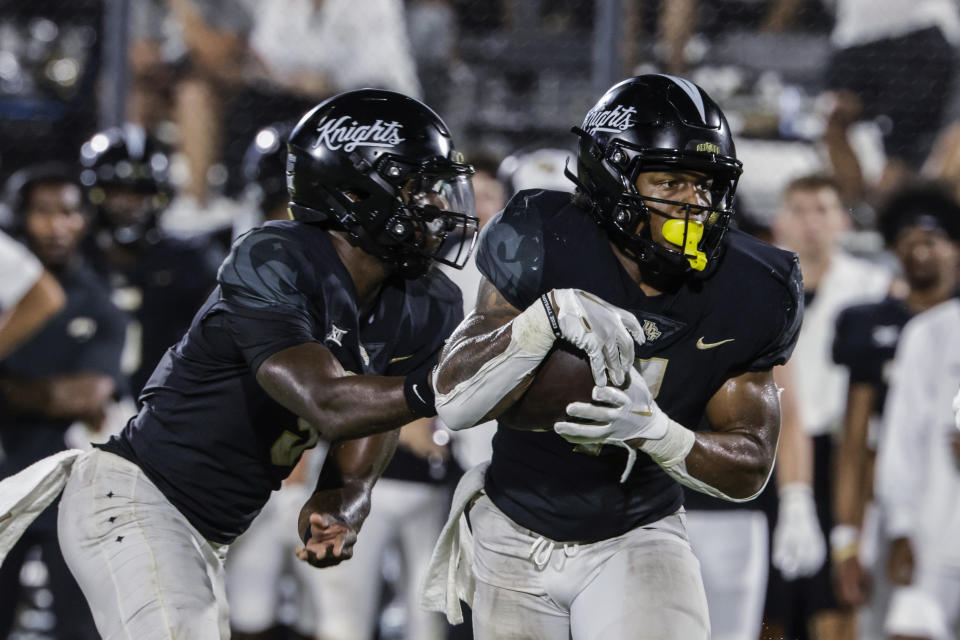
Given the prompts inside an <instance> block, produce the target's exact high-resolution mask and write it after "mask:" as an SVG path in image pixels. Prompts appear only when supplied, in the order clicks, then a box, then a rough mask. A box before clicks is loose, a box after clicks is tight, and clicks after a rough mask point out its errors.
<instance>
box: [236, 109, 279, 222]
mask: <svg viewBox="0 0 960 640" xmlns="http://www.w3.org/2000/svg"><path fill="white" fill-rule="evenodd" d="M292 130H293V125H292V124H291V123H286V122H275V123H273V124H271V125H268V126H266V127H264V128H263V129H260V131H258V132H257V135H255V136H254V138H253V141H252V142H251V143H250V146H248V147H247V150H246V151H245V152H244V154H243V163H242V164H241V167H240V176H241V178H242V181H243V191H242V192H241V194H240V207H239V209H238V211H237V214H236V215H235V216H234V219H233V237H234V238H236V237H237V236H239V235H241V234H242V233H245V232H247V231H249V230H250V229H252V228H254V227H257V226H259V225H260V224H261V223H263V222H265V221H267V220H287V219H289V217H290V214H289V213H288V212H287V201H288V200H289V196H288V194H287V138H288V137H289V136H290V132H291V131H292Z"/></svg>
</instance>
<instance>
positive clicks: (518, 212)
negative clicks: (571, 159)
mask: <svg viewBox="0 0 960 640" xmlns="http://www.w3.org/2000/svg"><path fill="white" fill-rule="evenodd" d="M539 193H540V191H521V192H519V193H517V194H516V195H515V196H514V197H513V198H512V199H511V200H510V202H509V203H508V204H507V206H506V208H505V209H504V210H503V211H502V212H501V213H499V214H497V215H496V216H495V217H494V218H493V220H491V221H490V222H489V223H488V224H487V226H486V227H484V229H483V232H482V233H481V235H480V241H479V242H478V246H477V268H478V269H479V270H480V273H482V274H483V275H484V277H486V278H487V280H489V281H490V283H491V284H493V286H494V287H496V289H497V291H499V292H500V295H502V296H503V297H504V298H505V299H506V300H507V302H509V303H510V304H512V305H513V306H515V307H516V308H518V309H525V308H526V307H528V306H530V304H531V303H533V301H534V300H536V299H537V297H538V296H539V295H540V294H541V293H543V291H541V290H540V287H541V281H542V279H543V262H544V241H543V218H542V216H541V212H540V211H539V210H538V208H537V207H536V205H535V204H534V202H535V198H534V197H533V196H536V195H537V194H539Z"/></svg>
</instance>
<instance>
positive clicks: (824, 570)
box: [767, 175, 891, 640]
mask: <svg viewBox="0 0 960 640" xmlns="http://www.w3.org/2000/svg"><path fill="white" fill-rule="evenodd" d="M781 202H782V204H781V208H780V210H779V212H778V213H777V215H776V216H775V217H774V219H773V223H772V231H773V236H774V240H775V242H776V243H777V244H778V245H779V246H782V247H784V248H786V249H790V250H791V251H795V252H796V253H797V256H798V257H799V259H800V268H801V271H802V272H803V287H804V303H805V309H804V320H803V326H802V328H801V329H800V337H799V339H798V341H797V348H796V350H795V351H794V353H793V357H792V358H791V360H790V368H791V370H792V373H793V377H794V379H795V387H796V392H797V404H798V409H799V413H800V419H801V421H802V424H803V428H804V431H805V432H806V433H807V435H808V436H810V437H811V438H812V439H813V449H814V453H813V458H814V464H813V467H814V474H813V489H814V491H813V493H814V500H815V502H816V510H817V517H818V520H819V522H820V526H821V529H822V531H823V533H824V535H827V534H828V533H829V531H830V529H831V527H832V522H833V517H832V498H831V489H832V484H831V478H830V476H831V473H830V468H831V465H832V464H833V461H832V458H833V455H832V453H833V447H834V438H835V437H836V435H837V434H838V431H839V429H840V426H841V424H842V420H843V413H844V408H845V403H846V387H847V373H846V370H845V369H844V368H843V367H841V366H840V365H837V364H835V363H834V362H833V358H832V355H831V347H832V344H833V336H834V327H835V324H836V319H837V316H838V314H839V313H840V311H841V310H843V309H844V308H846V307H847V306H850V305H852V304H856V303H860V302H872V301H876V300H880V299H882V298H883V297H885V296H886V295H887V292H888V290H889V287H890V282H891V274H890V272H889V270H888V269H887V268H886V267H883V266H880V265H878V264H876V263H873V262H869V261H867V260H863V259H860V258H856V257H854V256H853V255H851V254H850V253H848V252H847V251H845V250H844V249H843V248H842V247H841V241H842V239H843V238H844V235H845V234H846V233H847V232H848V231H849V230H850V229H851V228H852V224H851V219H850V214H849V212H848V210H847V209H846V208H845V207H844V205H843V202H842V200H841V197H840V188H839V186H838V185H837V183H836V182H835V181H834V180H833V179H832V178H831V177H828V176H825V175H808V176H803V177H800V178H797V179H795V180H793V181H792V182H790V183H789V184H788V185H787V186H786V188H785V189H784V191H783V195H782V199H781ZM767 618H768V621H769V622H771V623H777V624H779V625H782V626H783V627H784V629H783V630H782V631H783V632H785V633H786V634H788V637H789V634H791V633H793V634H797V635H799V634H800V633H802V630H800V629H796V628H795V627H794V628H791V626H792V625H796V624H797V621H799V620H803V621H809V624H810V626H811V628H812V629H811V631H812V635H813V636H814V637H817V638H821V639H824V640H828V639H832V638H838V639H839V638H846V637H851V635H850V634H851V633H852V625H853V617H852V615H851V614H849V613H847V612H842V611H840V609H839V608H838V605H837V602H836V599H835V598H834V596H833V589H832V586H831V584H830V570H829V566H827V565H824V566H822V567H821V568H820V570H819V571H818V572H817V573H816V574H814V575H813V576H810V577H801V578H798V579H796V580H790V579H788V578H787V577H786V576H781V575H780V572H777V571H774V572H773V574H772V575H771V579H770V586H769V595H768V609H767Z"/></svg>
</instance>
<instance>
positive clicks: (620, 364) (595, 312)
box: [550, 289, 645, 387]
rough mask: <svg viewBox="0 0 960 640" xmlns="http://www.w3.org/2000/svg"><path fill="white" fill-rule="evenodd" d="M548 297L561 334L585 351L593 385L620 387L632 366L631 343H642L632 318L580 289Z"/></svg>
mask: <svg viewBox="0 0 960 640" xmlns="http://www.w3.org/2000/svg"><path fill="white" fill-rule="evenodd" d="M550 298H551V300H552V301H553V302H554V303H555V304H556V307H557V324H558V325H559V328H560V333H561V335H562V336H563V338H564V339H565V340H567V341H568V342H570V343H572V344H573V345H574V346H576V347H578V348H580V349H582V350H583V351H584V352H586V354H587V357H588V358H589V359H590V369H591V371H592V372H593V379H594V381H595V382H596V383H597V385H598V386H601V387H602V386H605V385H606V384H607V383H608V381H609V382H610V384H613V385H616V386H620V385H622V384H623V382H624V380H626V377H627V373H628V372H629V371H630V368H631V367H632V366H633V349H634V342H636V343H637V344H643V343H644V340H645V337H644V334H643V329H641V328H640V323H639V322H638V321H637V318H636V316H634V315H633V314H632V313H630V312H629V311H626V310H624V309H621V308H620V307H616V306H614V305H612V304H610V303H608V302H605V301H604V300H601V299H600V298H598V297H597V296H595V295H593V294H592V293H588V292H586V291H582V290H580V289H554V290H553V291H552V292H550Z"/></svg>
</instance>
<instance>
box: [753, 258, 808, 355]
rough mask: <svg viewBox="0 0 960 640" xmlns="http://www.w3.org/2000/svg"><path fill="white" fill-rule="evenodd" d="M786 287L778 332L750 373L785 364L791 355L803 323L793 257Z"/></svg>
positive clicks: (796, 264)
mask: <svg viewBox="0 0 960 640" xmlns="http://www.w3.org/2000/svg"><path fill="white" fill-rule="evenodd" d="M783 284H784V286H785V287H786V289H785V292H784V296H783V297H784V299H783V302H782V307H781V308H782V309H783V313H782V322H781V326H780V331H779V332H778V333H777V334H776V336H775V337H774V339H773V340H772V341H771V342H770V343H769V344H768V345H767V346H766V348H765V349H763V351H761V352H760V354H759V355H758V356H757V357H756V359H754V361H753V364H752V365H751V366H750V369H751V370H752V371H765V370H766V369H770V368H772V367H774V366H775V365H781V364H786V362H787V360H789V359H790V354H792V353H793V348H794V347H795V346H796V344H797V338H798V337H799V335H800V325H801V324H802V323H803V277H802V275H801V273H800V263H799V262H798V260H797V257H796V255H794V256H793V257H792V259H791V262H790V268H789V271H788V272H787V273H786V280H785V281H784V283H783Z"/></svg>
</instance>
